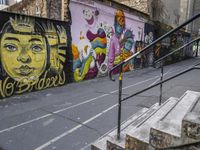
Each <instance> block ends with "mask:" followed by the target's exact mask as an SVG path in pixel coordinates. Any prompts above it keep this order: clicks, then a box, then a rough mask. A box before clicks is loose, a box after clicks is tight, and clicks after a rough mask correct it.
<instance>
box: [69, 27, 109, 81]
mask: <svg viewBox="0 0 200 150" xmlns="http://www.w3.org/2000/svg"><path fill="white" fill-rule="evenodd" d="M106 47H107V40H106V34H105V32H104V30H103V29H101V28H100V29H98V31H97V33H96V34H94V33H92V32H91V31H90V30H88V32H87V39H85V37H83V36H81V37H80V41H79V43H78V46H75V45H73V46H72V50H73V55H74V66H73V70H74V79H75V81H81V80H83V79H91V78H94V77H96V76H97V74H98V71H100V72H102V73H104V71H105V70H106V69H105V68H103V67H104V60H105V56H106Z"/></svg>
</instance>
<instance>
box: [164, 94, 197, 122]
mask: <svg viewBox="0 0 200 150" xmlns="http://www.w3.org/2000/svg"><path fill="white" fill-rule="evenodd" d="M199 96H200V93H198V92H193V91H187V92H186V94H185V95H184V96H183V97H182V98H181V99H180V100H179V102H178V103H177V105H176V106H175V107H174V108H173V109H172V111H170V112H169V113H168V114H167V115H166V116H165V118H163V119H162V120H163V121H165V122H170V123H174V124H177V123H178V125H181V121H182V119H183V117H184V116H185V115H186V113H187V112H189V111H190V110H191V109H192V108H193V107H194V106H193V105H194V104H195V103H196V101H197V100H198V98H199ZM177 112H178V113H177Z"/></svg>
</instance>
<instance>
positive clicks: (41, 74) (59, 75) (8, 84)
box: [0, 12, 73, 98]
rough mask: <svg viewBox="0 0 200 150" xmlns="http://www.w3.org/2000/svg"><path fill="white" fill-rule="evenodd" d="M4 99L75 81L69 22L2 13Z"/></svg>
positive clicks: (0, 83) (0, 61)
mask: <svg viewBox="0 0 200 150" xmlns="http://www.w3.org/2000/svg"><path fill="white" fill-rule="evenodd" d="M0 18H1V21H0V97H1V98H5V97H9V96H11V95H13V94H21V93H24V92H30V91H34V90H42V89H46V88H49V87H56V86H61V85H64V84H66V83H67V82H71V81H72V78H73V76H72V74H71V73H72V71H71V68H72V59H73V57H72V53H71V33H70V24H69V23H68V22H61V21H60V22H59V21H53V20H47V19H42V18H35V17H28V16H24V15H18V14H12V13H6V12H0Z"/></svg>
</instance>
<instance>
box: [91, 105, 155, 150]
mask: <svg viewBox="0 0 200 150" xmlns="http://www.w3.org/2000/svg"><path fill="white" fill-rule="evenodd" d="M155 107H157V106H155ZM148 110H149V109H148V108H143V109H141V110H139V111H138V112H137V113H135V114H134V115H133V116H131V117H130V118H129V119H128V120H127V121H126V122H125V123H123V124H122V126H121V127H122V129H123V128H124V127H126V126H127V125H128V124H130V123H131V122H132V121H133V120H134V119H137V117H139V116H140V115H141V114H143V113H146V112H147V111H148ZM122 137H123V135H122ZM115 139H116V129H113V130H112V131H110V132H108V133H106V134H105V135H104V136H102V137H100V138H99V139H98V140H96V141H95V142H94V143H93V144H92V147H96V148H98V149H100V150H106V145H107V144H106V143H107V140H109V141H113V140H115Z"/></svg>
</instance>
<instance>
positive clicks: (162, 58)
mask: <svg viewBox="0 0 200 150" xmlns="http://www.w3.org/2000/svg"><path fill="white" fill-rule="evenodd" d="M199 40H200V37H198V38H196V39H194V40H192V41H190V42H188V43H187V44H185V45H183V46H181V47H179V48H177V49H176V50H174V51H172V52H171V53H168V54H167V55H165V56H163V57H161V58H159V59H158V60H156V61H155V62H154V64H157V63H158V62H160V61H163V60H164V59H166V58H167V57H169V56H171V55H173V54H174V53H176V52H178V51H180V50H181V49H183V48H185V47H187V46H189V45H190V44H192V43H194V42H196V41H199Z"/></svg>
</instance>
